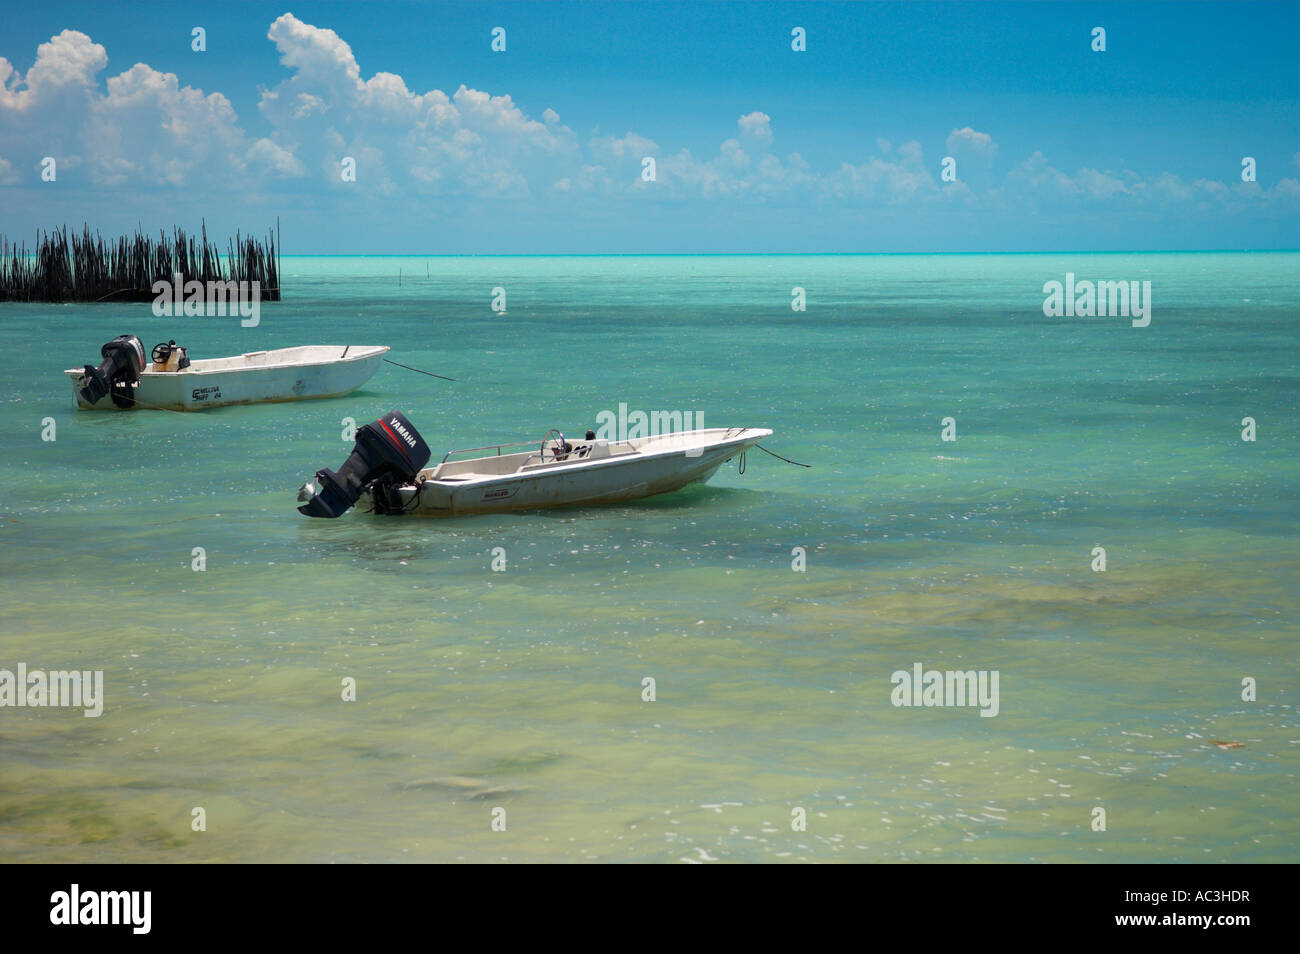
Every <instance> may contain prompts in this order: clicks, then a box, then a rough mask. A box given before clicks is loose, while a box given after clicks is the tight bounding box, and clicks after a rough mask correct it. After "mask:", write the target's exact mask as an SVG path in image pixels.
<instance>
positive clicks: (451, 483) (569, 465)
mask: <svg viewBox="0 0 1300 954" xmlns="http://www.w3.org/2000/svg"><path fill="white" fill-rule="evenodd" d="M709 430H716V431H729V430H735V428H726V427H717V428H704V429H702V430H695V431H674V432H672V433H671V434H660V435H655V437H661V438H668V437H679V436H682V435H686V434H699V433H702V432H704V431H709ZM740 430H741V435H743V434H744V433H745V432H747V431H759V432H766V433H762V434H760V436H758V437H745V436H741V435H738V436H736V437H734V438H732V439H730V440H725V441H718V442H716V443H709V444H705V445H702V446H701V447H700V453H699V454H697V455H695V457H696V458H700V459H702V458H703V457H704V455H705V454H708V453H710V452H712V451H715V450H728V449H731V448H733V447H736V446H739V445H741V444H757V443H758V442H759V441H761V440H763V438H765V437H771V436H772V430H771V429H770V428H766V427H745V428H741V429H740ZM650 439H654V438H650ZM618 443H620V444H626V443H629V442H628V441H619V442H618ZM492 446H501V447H510V446H512V445H510V444H501V445H492ZM689 449H690V448H685V447H674V448H670V449H665V450H656V451H650V452H644V451H641V450H637V451H635V452H634V453H633V454H618V455H615V456H613V457H599V458H595V459H592V458H589V457H586V458H583V459H581V460H576V461H572V462H570V461H558V462H556V463H555V464H552V465H550V466H548V467H546V468H538V469H535V470H531V471H519V470H516V471H512V472H511V473H508V474H477V475H475V476H472V477H458V478H455V479H452V478H450V477H448V478H439V477H434V476H433V474H434V472H436V471H437V469H438V468H437V467H425V468H422V469H421V470H420V473H419V474H418V475H417V482H416V483H412V484H404V485H403V486H405V487H412V488H414V487H418V486H420V485H421V484H424V483H431V484H437V485H441V486H445V487H446V488H447V489H449V490H450V489H451V488H453V487H473V486H478V485H483V484H490V483H499V482H502V481H520V480H531V479H533V478H537V477H545V476H548V475H550V474H563V473H572V472H573V471H575V470H599V469H603V468H604V467H612V466H621V465H626V464H630V463H632V462H633V461H635V460H638V459H639V460H643V461H648V460H654V459H656V458H660V457H667V456H669V455H672V454H682V455H685V453H686V451H687V450H689ZM506 456H509V455H506ZM476 459H477V460H494V459H495V458H494V457H491V456H489V457H482V458H470V460H476ZM457 463H468V461H458V462H457ZM439 466H441V465H439ZM426 474H427V475H428V476H425V475H426ZM420 477H422V478H423V479H422V480H419V479H418V478H420Z"/></svg>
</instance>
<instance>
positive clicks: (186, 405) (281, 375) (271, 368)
mask: <svg viewBox="0 0 1300 954" xmlns="http://www.w3.org/2000/svg"><path fill="white" fill-rule="evenodd" d="M387 352H388V348H387V347H386V346H384V345H306V346H303V347H298V348H279V349H276V350H274V351H250V352H248V353H246V354H241V355H237V356H236V357H232V358H201V359H198V360H195V361H191V360H189V357H188V356H187V355H186V353H185V349H184V348H183V347H179V346H178V345H177V344H176V342H174V341H169V342H167V343H165V344H159V345H156V346H155V347H154V349H153V352H152V355H151V359H152V360H150V361H149V362H147V363H146V362H145V359H144V346H143V345H142V344H141V343H140V339H139V338H137V337H136V336H135V335H119V336H118V337H117V338H114V339H113V340H112V341H110V342H109V343H108V344H106V345H104V347H103V348H102V349H101V356H102V357H103V359H104V360H103V363H102V364H100V366H99V367H98V368H95V367H91V366H90V365H86V366H85V367H84V368H81V369H69V370H67V371H66V372H64V373H65V374H67V375H68V377H69V378H70V379H71V380H72V390H73V392H74V393H75V395H76V399H77V407H79V408H93V409H96V410H105V409H106V410H114V409H126V408H133V407H141V408H147V409H160V410H167V411H195V410H200V409H202V408H208V407H222V406H225V405H229V404H258V403H261V402H264V401H301V400H306V399H308V398H325V397H338V396H340V395H343V394H347V393H349V392H350V391H355V390H356V389H357V388H359V387H361V385H363V384H365V383H366V382H367V381H369V380H370V378H371V377H372V376H373V375H374V373H375V371H377V370H378V369H379V362H380V361H381V360H382V359H383V356H384V355H385V354H386V353H387ZM106 397H108V398H110V400H105V398H106Z"/></svg>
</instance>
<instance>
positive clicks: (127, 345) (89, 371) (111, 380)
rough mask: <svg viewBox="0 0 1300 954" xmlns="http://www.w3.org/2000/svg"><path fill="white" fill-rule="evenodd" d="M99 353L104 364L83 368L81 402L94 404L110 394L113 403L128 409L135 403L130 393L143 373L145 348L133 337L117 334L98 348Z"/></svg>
mask: <svg viewBox="0 0 1300 954" xmlns="http://www.w3.org/2000/svg"><path fill="white" fill-rule="evenodd" d="M99 354H100V356H101V357H102V358H103V359H104V362H103V363H102V364H101V365H100V366H99V367H98V368H92V367H91V366H90V365H86V372H85V376H84V377H83V378H82V382H83V383H82V388H81V399H82V400H83V401H85V402H86V403H87V404H95V403H96V402H98V401H99V400H100V399H101V398H103V397H104V395H105V394H108V393H109V392H110V391H111V392H113V403H114V404H116V405H117V406H118V407H131V406H132V405H133V404H135V399H134V396H133V394H132V392H133V391H134V388H135V385H136V383H137V382H138V381H139V380H140V372H141V371H143V370H144V345H143V344H142V343H141V341H140V339H139V338H137V337H136V336H135V335H118V336H117V337H116V338H114V339H113V340H112V341H110V342H109V343H108V344H106V345H104V347H102V348H100V349H99Z"/></svg>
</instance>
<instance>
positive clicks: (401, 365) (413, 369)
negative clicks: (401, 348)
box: [384, 358, 456, 381]
mask: <svg viewBox="0 0 1300 954" xmlns="http://www.w3.org/2000/svg"><path fill="white" fill-rule="evenodd" d="M384 360H385V361H388V363H389V364H395V365H397V366H398V367H399V368H405V369H406V370H407V371H415V372H417V373H418V374H427V375H428V376H429V377H431V378H442V380H444V381H455V380H456V379H455V378H448V377H444V376H443V375H441V374H434V373H433V372H432V371H421V370H420V369H419V368H413V367H411V366H410V365H409V364H402V363H401V362H399V361H389V360H388V359H387V358H385V359H384Z"/></svg>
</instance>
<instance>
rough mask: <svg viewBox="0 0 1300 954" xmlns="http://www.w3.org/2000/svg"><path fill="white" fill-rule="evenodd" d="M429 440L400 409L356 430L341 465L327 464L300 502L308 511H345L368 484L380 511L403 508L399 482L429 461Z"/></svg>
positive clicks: (332, 514) (405, 481) (312, 514)
mask: <svg viewBox="0 0 1300 954" xmlns="http://www.w3.org/2000/svg"><path fill="white" fill-rule="evenodd" d="M429 456H430V454H429V445H428V444H426V443H425V442H424V438H422V437H421V436H420V432H419V431H417V430H416V429H415V425H414V424H412V423H411V422H410V421H408V420H407V419H406V417H405V415H403V414H402V413H401V412H400V411H391V412H390V413H388V414H385V415H384V416H383V417H381V418H380V419H379V420H377V421H375V422H374V423H372V424H367V425H366V426H365V427H363V428H361V429H360V430H358V431H357V443H356V446H354V447H353V448H352V453H351V454H349V455H348V459H347V460H346V461H345V462H344V464H343V466H342V467H340V468H339V469H338V471H337V472H336V471H332V470H329V469H328V468H326V469H324V470H318V471H316V476H315V477H314V478H312V479H311V480H309V481H307V483H305V484H303V485H302V489H301V490H299V491H298V499H299V500H301V501H304V503H303V505H302V506H301V507H299V508H298V510H299V511H301V512H302V513H305V514H306V515H307V516H309V517H341V516H342V515H343V514H344V513H345V512H346V511H347V510H348V508H350V507H351V506H352V505H353V504H354V503H356V502H357V498H358V497H360V496H361V494H362V492H363V491H365V490H369V491H370V492H371V497H372V499H373V500H374V502H375V510H376V511H378V512H380V513H401V512H402V511H401V506H400V504H397V503H396V501H397V495H396V493H395V488H396V487H397V486H398V485H399V484H409V483H411V482H412V481H414V480H415V478H416V476H417V475H418V474H419V473H420V471H421V469H423V467H424V465H425V464H427V463H429Z"/></svg>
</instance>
